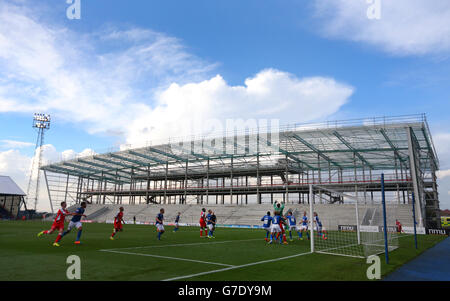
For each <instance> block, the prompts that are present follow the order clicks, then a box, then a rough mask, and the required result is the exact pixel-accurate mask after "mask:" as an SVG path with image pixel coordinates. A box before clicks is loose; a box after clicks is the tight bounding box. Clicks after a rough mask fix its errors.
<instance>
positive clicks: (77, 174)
mask: <svg viewBox="0 0 450 301" xmlns="http://www.w3.org/2000/svg"><path fill="white" fill-rule="evenodd" d="M49 168H51V169H46V170H47V171H50V172H55V171H54V170H56V173H60V172H63V173H67V174H69V175H72V176H78V177H89V178H91V179H94V180H99V181H100V180H105V179H106V180H109V181H111V182H114V183H120V184H126V182H124V181H120V180H117V179H113V178H109V177H99V176H96V175H94V174H89V173H83V172H77V171H75V170H72V169H67V168H64V167H60V166H50V167H49ZM52 169H54V170H52Z"/></svg>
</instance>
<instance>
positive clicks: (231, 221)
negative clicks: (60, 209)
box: [70, 204, 412, 230]
mask: <svg viewBox="0 0 450 301" xmlns="http://www.w3.org/2000/svg"><path fill="white" fill-rule="evenodd" d="M122 206H123V207H124V209H125V211H124V220H125V221H128V222H132V221H133V217H134V216H135V217H136V222H137V223H153V222H154V220H155V217H156V215H157V214H158V213H159V210H160V208H164V209H165V214H164V217H165V222H166V224H168V223H173V221H174V220H175V216H176V215H177V213H178V212H181V221H180V222H181V223H188V224H191V223H192V224H196V223H198V220H199V217H200V211H201V209H202V208H203V207H204V208H206V209H207V210H208V209H211V210H212V211H214V212H215V214H216V216H217V223H218V224H220V225H224V224H225V225H250V226H252V225H261V218H262V217H263V216H264V215H265V214H266V212H267V211H271V212H272V211H273V207H272V205H270V204H262V205H206V204H205V205H162V206H161V205H155V204H148V205H96V204H92V205H88V207H87V209H86V215H87V218H86V219H88V220H92V221H95V222H103V223H104V222H112V221H113V220H114V216H115V215H116V214H117V213H118V212H119V208H120V207H122ZM391 208H392V210H395V212H396V214H395V216H396V217H397V219H398V220H399V221H400V222H401V223H402V224H403V225H404V226H412V217H411V206H410V205H403V204H399V205H395V206H393V205H391ZM70 209H71V210H73V209H74V208H72V207H71V208H70ZM288 210H292V212H293V213H294V215H295V216H297V220H298V221H299V220H300V217H301V216H302V215H303V212H304V211H306V213H307V215H308V216H309V205H299V204H287V205H286V207H285V212H287V211H288ZM315 211H316V212H318V214H319V216H320V219H321V220H322V222H323V223H324V226H325V227H327V228H328V229H330V230H331V229H336V228H337V225H355V224H356V221H355V207H354V205H352V204H317V205H316V206H315ZM359 212H360V220H361V223H362V224H363V225H370V224H378V223H379V219H381V218H382V213H381V210H379V208H373V207H371V206H367V207H365V206H364V205H362V206H360V211H359Z"/></svg>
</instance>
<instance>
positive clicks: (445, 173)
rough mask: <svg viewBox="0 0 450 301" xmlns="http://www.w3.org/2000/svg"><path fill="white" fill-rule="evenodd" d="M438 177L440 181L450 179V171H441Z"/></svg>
mask: <svg viewBox="0 0 450 301" xmlns="http://www.w3.org/2000/svg"><path fill="white" fill-rule="evenodd" d="M437 177H438V178H439V179H444V178H447V177H450V169H446V170H439V171H438V172H437Z"/></svg>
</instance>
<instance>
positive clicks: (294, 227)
mask: <svg viewBox="0 0 450 301" xmlns="http://www.w3.org/2000/svg"><path fill="white" fill-rule="evenodd" d="M286 218H287V220H288V222H289V238H290V241H293V239H292V231H296V232H297V235H298V238H299V239H300V232H299V231H298V228H297V220H296V219H295V216H293V215H292V211H289V212H288V215H287V216H286Z"/></svg>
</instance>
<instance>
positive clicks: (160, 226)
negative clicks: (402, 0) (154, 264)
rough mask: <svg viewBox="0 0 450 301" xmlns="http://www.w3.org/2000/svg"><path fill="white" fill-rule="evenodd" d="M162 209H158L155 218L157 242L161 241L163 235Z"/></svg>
mask: <svg viewBox="0 0 450 301" xmlns="http://www.w3.org/2000/svg"><path fill="white" fill-rule="evenodd" d="M163 221H164V209H162V208H161V209H160V210H159V213H158V215H157V216H156V223H155V225H156V231H158V240H161V235H162V234H163V233H164V231H165V230H164V226H163Z"/></svg>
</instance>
